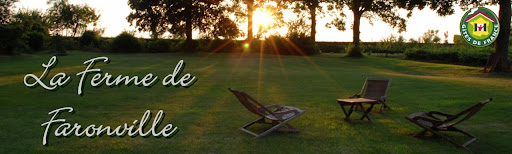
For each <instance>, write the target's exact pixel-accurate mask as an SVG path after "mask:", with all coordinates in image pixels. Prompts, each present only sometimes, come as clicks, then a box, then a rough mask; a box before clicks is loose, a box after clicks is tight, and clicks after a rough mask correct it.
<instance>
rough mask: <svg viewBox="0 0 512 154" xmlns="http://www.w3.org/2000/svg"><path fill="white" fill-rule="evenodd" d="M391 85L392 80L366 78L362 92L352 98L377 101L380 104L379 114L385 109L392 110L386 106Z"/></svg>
mask: <svg viewBox="0 0 512 154" xmlns="http://www.w3.org/2000/svg"><path fill="white" fill-rule="evenodd" d="M390 84H391V79H382V78H366V80H365V82H364V84H363V88H361V92H359V94H354V95H353V96H352V97H350V98H366V99H373V100H377V101H378V102H379V104H380V110H379V113H382V111H383V110H384V108H389V109H390V107H389V106H388V105H387V104H386V97H387V93H388V88H389V85H390Z"/></svg>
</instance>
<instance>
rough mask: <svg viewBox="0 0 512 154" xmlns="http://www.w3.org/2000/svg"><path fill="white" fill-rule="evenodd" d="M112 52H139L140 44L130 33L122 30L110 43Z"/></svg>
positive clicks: (140, 49)
mask: <svg viewBox="0 0 512 154" xmlns="http://www.w3.org/2000/svg"><path fill="white" fill-rule="evenodd" d="M111 49H112V52H128V53H135V52H141V51H142V46H141V44H140V42H139V40H137V38H135V37H134V36H133V35H132V34H130V33H128V32H122V33H121V34H119V35H118V36H117V37H115V38H114V40H113V41H112V44H111Z"/></svg>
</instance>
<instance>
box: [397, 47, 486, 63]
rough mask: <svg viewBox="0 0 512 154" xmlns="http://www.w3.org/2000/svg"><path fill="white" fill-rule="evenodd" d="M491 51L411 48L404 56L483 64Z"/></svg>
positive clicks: (417, 58) (459, 48)
mask: <svg viewBox="0 0 512 154" xmlns="http://www.w3.org/2000/svg"><path fill="white" fill-rule="evenodd" d="M492 52H493V49H492V48H461V47H445V48H413V49H408V50H407V51H406V52H405V58H407V59H415V60H431V61H439V62H444V63H456V64H464V65H475V66H483V65H485V64H486V63H487V58H488V56H489V55H490V54H491V53H492Z"/></svg>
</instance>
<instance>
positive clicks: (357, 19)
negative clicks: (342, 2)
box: [348, 7, 362, 57]
mask: <svg viewBox="0 0 512 154" xmlns="http://www.w3.org/2000/svg"><path fill="white" fill-rule="evenodd" d="M352 12H353V13H354V25H353V26H352V44H353V45H354V48H353V49H352V51H351V52H350V53H349V54H348V56H350V57H360V56H362V54H361V47H360V44H361V43H360V42H361V41H360V39H359V34H360V33H361V32H360V31H359V27H360V25H361V14H362V13H361V12H359V7H357V8H353V10H352Z"/></svg>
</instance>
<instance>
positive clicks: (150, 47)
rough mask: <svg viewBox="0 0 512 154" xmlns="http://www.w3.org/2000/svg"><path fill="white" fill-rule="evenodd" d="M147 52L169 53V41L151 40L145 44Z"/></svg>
mask: <svg viewBox="0 0 512 154" xmlns="http://www.w3.org/2000/svg"><path fill="white" fill-rule="evenodd" d="M147 51H148V52H171V42H170V41H169V40H163V39H159V40H151V41H149V42H148V43H147Z"/></svg>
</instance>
